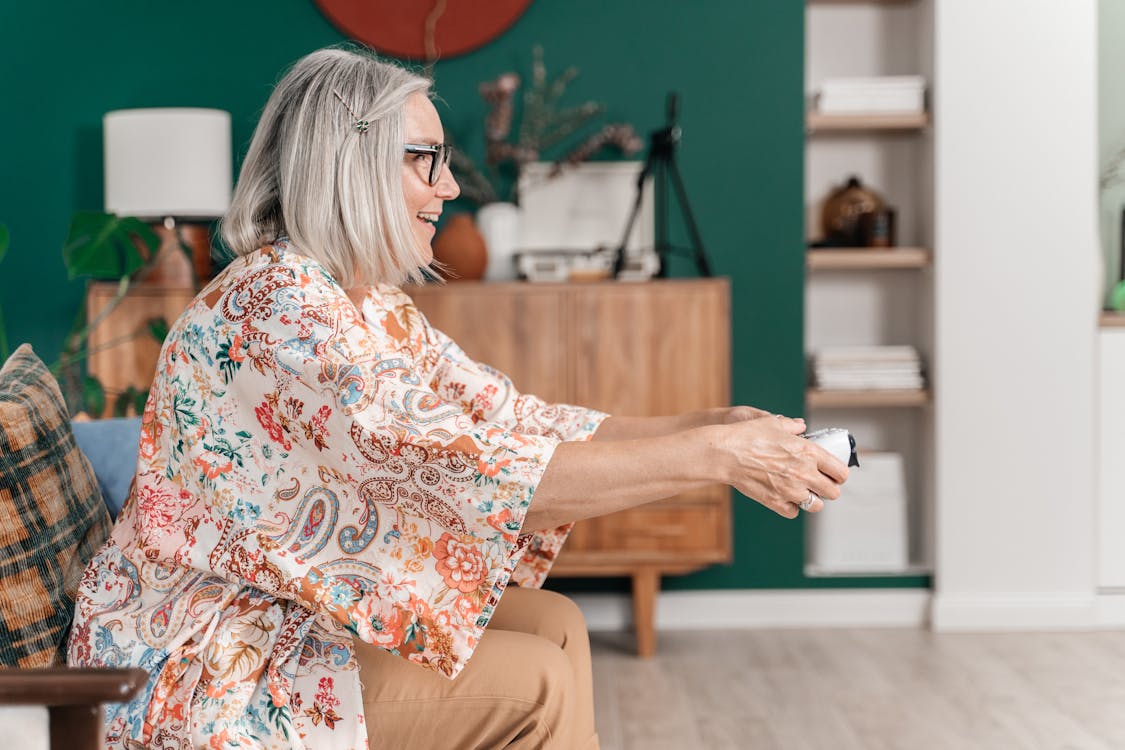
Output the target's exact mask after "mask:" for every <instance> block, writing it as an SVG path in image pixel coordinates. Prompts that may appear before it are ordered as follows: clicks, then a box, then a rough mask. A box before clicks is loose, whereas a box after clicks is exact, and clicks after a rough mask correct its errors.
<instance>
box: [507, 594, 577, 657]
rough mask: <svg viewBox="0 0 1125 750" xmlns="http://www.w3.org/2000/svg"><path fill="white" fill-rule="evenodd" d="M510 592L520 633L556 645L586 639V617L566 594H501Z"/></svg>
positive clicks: (563, 645) (562, 645)
mask: <svg viewBox="0 0 1125 750" xmlns="http://www.w3.org/2000/svg"><path fill="white" fill-rule="evenodd" d="M517 591H518V593H516V592H517ZM512 593H516V596H515V597H513V599H518V600H519V601H518V605H519V608H520V610H521V611H522V616H521V617H520V619H522V620H524V622H523V623H522V627H519V629H520V630H523V632H527V633H532V634H533V635H537V636H539V637H541V638H546V639H547V640H549V641H551V642H552V643H554V644H556V645H558V646H560V647H566V646H567V645H569V644H572V643H573V642H575V641H576V640H581V641H585V640H586V639H587V633H586V618H585V617H584V616H583V615H582V610H581V609H579V608H578V605H577V604H575V603H574V601H573V600H572V599H570V598H569V597H566V596H563V595H562V594H559V593H556V592H554V591H546V590H544V589H515V590H512V591H509V592H508V593H507V594H505V595H509V594H512ZM501 602H503V600H501ZM512 604H517V602H515V601H513V602H512ZM501 627H503V626H501Z"/></svg>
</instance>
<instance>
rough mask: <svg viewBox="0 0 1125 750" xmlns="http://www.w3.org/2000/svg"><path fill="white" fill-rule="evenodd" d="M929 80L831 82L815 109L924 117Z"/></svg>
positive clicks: (827, 82) (884, 78)
mask: <svg viewBox="0 0 1125 750" xmlns="http://www.w3.org/2000/svg"><path fill="white" fill-rule="evenodd" d="M925 91H926V80H925V79H924V78H922V76H879V77H873V78H828V79H825V81H824V82H823V83H822V84H821V86H820V93H819V95H818V96H817V101H816V108H817V111H819V112H821V113H822V114H826V115H828V114H831V115H855V114H921V113H922V112H924V111H925V107H926V105H925Z"/></svg>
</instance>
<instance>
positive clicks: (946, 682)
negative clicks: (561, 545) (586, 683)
mask: <svg viewBox="0 0 1125 750" xmlns="http://www.w3.org/2000/svg"><path fill="white" fill-rule="evenodd" d="M591 643H592V647H593V652H594V691H595V698H596V702H597V706H596V711H597V726H598V733H599V735H600V737H601V747H602V750H665V749H667V750H691V749H694V748H706V750H726V749H728V748H730V749H732V750H733V749H734V748H737V749H738V750H774V749H775V748H776V749H777V750H782V749H784V750H859V749H862V750H882V749H884V748H887V749H889V748H896V749H897V748H902V749H903V750H930V749H934V750H937V749H939V748H940V749H941V750H965V749H972V750H976V749H977V748H980V749H981V750H985V749H987V750H1021V749H1022V748H1034V749H1036V750H1121V749H1122V748H1125V632H1098V633H1057V634H1056V633H1051V634H988V635H981V634H972V635H968V634H940V635H937V634H934V633H930V632H928V631H922V630H911V629H881V630H847V629H832V630H740V631H666V632H662V633H661V634H660V637H659V645H658V648H657V656H656V658H654V659H651V660H647V661H643V660H640V659H637V658H636V657H634V656H632V655H631V654H630V653H629V649H630V648H631V646H632V644H631V640H630V638H629V636H627V635H625V634H618V633H597V632H596V633H592V634H591Z"/></svg>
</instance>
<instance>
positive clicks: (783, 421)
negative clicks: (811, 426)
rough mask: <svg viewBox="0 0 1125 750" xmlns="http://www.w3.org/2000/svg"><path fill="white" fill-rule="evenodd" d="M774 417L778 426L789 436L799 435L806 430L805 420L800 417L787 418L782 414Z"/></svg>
mask: <svg viewBox="0 0 1125 750" xmlns="http://www.w3.org/2000/svg"><path fill="white" fill-rule="evenodd" d="M774 416H775V417H777V424H778V426H779V427H780V428H781V429H782V430H784V431H785V432H787V433H789V434H790V435H801V434H803V433H804V432H805V430H806V429H807V427H806V426H805V420H803V419H801V418H800V417H797V418H793V417H787V416H785V415H783V414H775V415H774ZM818 447H819V446H818Z"/></svg>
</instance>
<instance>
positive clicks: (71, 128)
mask: <svg viewBox="0 0 1125 750" xmlns="http://www.w3.org/2000/svg"><path fill="white" fill-rule="evenodd" d="M341 39H342V37H341V35H340V33H339V32H337V31H336V30H335V28H333V27H332V26H331V25H330V24H329V23H328V22H327V21H326V20H325V19H324V18H323V17H322V16H321V15H320V13H319V12H318V11H317V10H316V8H315V7H314V5H313V3H312V0H283V1H282V2H278V3H268V4H267V3H264V2H260V0H259V1H257V2H219V1H218V0H199V1H198V2H194V3H189V4H183V3H177V4H174V5H173V4H170V3H161V2H141V0H106V1H105V2H101V3H92V2H87V1H82V2H79V1H78V0H70V1H69V2H65V1H64V2H62V3H4V4H3V7H2V8H0V91H2V95H3V98H2V100H0V106H2V111H3V116H2V117H0V135H2V137H0V144H2V145H0V175H3V179H0V222H4V223H7V224H8V226H9V228H10V229H11V233H12V248H11V251H10V252H9V257H8V258H7V260H6V261H5V262H4V264H3V265H2V266H0V301H2V304H3V306H4V310H5V312H6V315H7V319H8V321H9V322H8V326H9V333H10V338H11V340H12V341H13V342H21V341H29V342H31V343H32V344H33V345H34V346H35V348H36V349H37V350H38V351H39V352H40V353H41V354H42V355H43V356H44V357H45V358H52V357H54V356H55V354H56V353H57V350H58V347H59V344H60V342H61V338H62V335H63V333H64V332H65V330H66V329H67V327H68V326H69V324H70V322H71V320H72V318H73V314H74V311H75V310H76V309H77V305H78V304H79V300H80V297H81V293H82V288H81V285H80V284H79V283H77V282H76V283H69V282H67V281H66V280H65V278H64V273H63V266H62V262H61V260H60V255H59V251H60V247H61V244H62V241H63V238H64V236H65V234H66V228H67V223H68V221H69V218H70V216H71V214H72V213H73V212H74V211H75V210H77V209H84V208H85V209H99V208H101V206H102V154H101V117H102V115H103V113H105V112H107V111H109V110H114V109H121V108H128V107H155V106H200V107H216V108H220V109H225V110H228V111H230V112H231V113H232V115H233V123H234V143H235V151H236V157H235V158H236V159H238V158H240V156H241V152H242V151H243V150H244V148H245V144H246V143H247V142H248V140H249V137H250V134H251V131H252V128H253V125H254V122H255V117H256V113H257V112H258V111H259V110H260V108H261V107H262V105H263V104H264V102H265V100H266V97H267V96H268V94H269V91H270V86H271V84H272V83H273V82H274V81H275V80H276V77H277V75H278V73H279V71H280V70H281V69H282V68H283V67H284V66H285V65H287V64H288V63H290V62H292V61H293V60H294V59H296V58H297V57H299V56H300V55H302V54H304V53H306V52H309V51H311V50H313V49H316V48H318V47H321V46H324V45H327V44H332V43H336V42H339V41H341ZM535 43H540V44H542V45H543V46H544V48H545V50H546V59H547V65H548V68H549V69H550V70H554V71H561V70H562V68H564V67H565V66H568V65H577V66H578V67H580V68H581V70H582V74H581V76H580V77H579V78H578V80H577V81H575V82H574V83H573V84H572V86H571V88H570V91H569V94H568V96H569V97H571V98H572V101H575V102H577V101H580V100H582V99H585V98H591V99H596V100H599V101H602V102H605V103H606V104H608V105H609V113H608V115H609V119H613V120H617V119H621V120H626V121H629V122H632V123H633V124H634V125H635V126H636V127H637V129H638V130H639V131H641V132H647V131H649V130H651V129H653V128H655V127H659V126H660V125H661V124H662V123H663V117H664V114H663V102H664V97H665V94H666V92H668V91H669V90H675V91H678V92H680V94H681V124H682V126H683V130H684V139H683V143H682V146H681V149H680V156H679V159H680V166H681V170H682V173H683V177H684V180H685V182H686V184H687V187H688V191H689V194H690V197H691V201H692V205H693V208H694V209H695V212H696V214H697V219H698V221H699V223H700V226H701V228H702V232H703V237H704V240H705V242H706V244H707V247H708V251H709V254H710V255H711V258H712V262H713V265H714V267H715V269H716V272H717V273H718V274H721V275H724V276H729V277H730V278H731V280H732V282H733V330H734V336H733V338H734V340H733V352H734V373H733V384H734V385H733V396H734V399H735V401H736V402H742V403H752V404H755V405H758V406H761V407H764V408H767V409H771V410H775V411H780V412H785V413H789V414H796V413H799V412H800V411H801V409H802V383H803V379H804V365H803V355H802V345H801V331H802V306H803V304H802V287H803V285H802V267H803V266H802V259H803V254H802V253H803V237H802V231H803V229H802V226H803V224H802V221H803V220H802V187H801V180H802V173H803V167H802V159H803V141H802V138H803V136H802V132H803V122H802V117H803V115H802V106H803V104H802V90H803V84H802V60H803V51H802V47H803V3H800V2H793V0H751V1H749V2H747V0H721V1H720V0H709V1H708V2H702V3H687V2H677V1H670V0H649V2H644V3H640V2H627V1H626V0H607V1H604V2H597V1H595V0H578V1H577V2H560V1H559V0H537V2H535V3H534V4H533V5H532V6H531V8H530V9H529V10H528V11H527V13H526V14H525V15H524V16H523V17H522V18H521V19H520V20H519V21H518V22H517V23H516V24H515V26H513V27H512V28H511V29H510V30H509V31H507V32H506V33H505V34H504V35H502V36H501V37H500V38H499V39H497V40H496V41H494V42H492V43H491V44H489V45H488V46H486V47H485V48H484V49H482V50H480V51H478V52H475V53H472V54H470V55H467V56H464V57H460V58H455V59H452V60H449V61H447V62H441V63H439V64H438V65H437V67H436V79H437V89H438V92H439V93H440V95H441V97H442V98H443V100H444V104H439V111H441V113H442V117H443V118H444V121H445V126H446V129H447V131H449V132H451V133H452V134H453V135H454V136H455V137H456V138H457V140H458V141H459V142H461V143H462V144H467V145H470V146H471V145H473V144H479V142H480V137H481V136H480V128H481V117H482V112H483V106H482V104H481V102H480V100H479V98H478V96H477V94H476V84H477V83H478V82H479V81H481V80H484V79H486V78H492V77H494V76H496V75H497V74H499V73H501V72H504V71H506V70H517V71H519V72H521V73H523V74H525V75H526V73H527V71H528V68H529V62H530V57H531V47H532V45H533V44H535ZM470 150H471V149H470ZM476 155H477V156H479V153H478V154H476ZM673 240H679V241H683V238H676V237H673ZM673 273H674V274H676V275H685V274H690V273H692V271H691V268H690V267H689V266H687V265H676V266H674V267H673ZM735 530H736V531H735V533H736V561H735V564H734V565H732V566H724V567H717V568H714V569H711V570H709V571H705V572H703V573H700V574H698V575H694V576H689V577H686V578H681V579H676V580H674V581H670V582H669V584H668V585H669V587H688V588H701V587H702V588H724V587H729V588H741V587H792V586H819V585H849V582H848V581H832V582H825V581H807V580H805V579H804V578H803V577H802V574H801V567H802V555H803V553H802V544H801V539H802V526H801V524H800V522H797V523H790V522H784V521H783V520H781V519H779V518H777V517H775V516H774V515H773V514H772V513H769V512H766V511H764V510H762V509H761V508H759V507H758V506H757V505H755V504H753V503H750V502H747V501H745V500H743V499H741V498H737V497H736V502H735ZM851 583H856V582H851ZM861 583H863V584H864V585H871V583H874V584H876V585H878V584H879V582H878V581H861ZM900 583H902V581H900ZM907 583H910V581H907ZM916 583H917V582H916Z"/></svg>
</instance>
